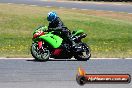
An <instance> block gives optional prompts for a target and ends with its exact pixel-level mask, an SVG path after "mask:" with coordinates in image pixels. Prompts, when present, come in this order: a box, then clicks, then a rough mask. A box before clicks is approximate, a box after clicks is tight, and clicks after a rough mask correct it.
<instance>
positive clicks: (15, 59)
mask: <svg viewBox="0 0 132 88" xmlns="http://www.w3.org/2000/svg"><path fill="white" fill-rule="evenodd" d="M0 59H4V60H22V59H23V60H33V59H34V58H6V57H1V58H0ZM90 59H93V60H104V59H109V60H111V59H123V58H90ZM124 59H132V58H124ZM50 60H53V58H50ZM71 60H75V58H71Z"/></svg>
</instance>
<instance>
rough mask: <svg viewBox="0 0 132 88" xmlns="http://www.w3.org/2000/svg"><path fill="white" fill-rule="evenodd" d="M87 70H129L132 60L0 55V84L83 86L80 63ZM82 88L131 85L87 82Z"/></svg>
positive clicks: (2, 87) (127, 87)
mask: <svg viewBox="0 0 132 88" xmlns="http://www.w3.org/2000/svg"><path fill="white" fill-rule="evenodd" d="M80 66H81V67H82V68H84V69H85V70H86V72H87V73H88V74H92V73H95V74H98V73H100V74H110V73H113V74H122V73H123V74H125V73H127V74H130V75H132V60H130V59H107V60H106V59H103V60H101V59H100V60H97V59H95V60H94V59H93V60H89V61H87V62H85V61H75V60H68V61H66V60H51V61H48V62H35V61H33V60H31V59H28V58H27V59H21V60H20V59H19V60H17V59H13V60H10V59H0V88H81V87H82V86H80V85H78V84H77V82H76V74H77V69H78V67H80ZM83 88H132V83H129V84H85V85H84V86H83Z"/></svg>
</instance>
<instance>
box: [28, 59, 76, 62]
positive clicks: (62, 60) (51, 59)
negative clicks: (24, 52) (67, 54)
mask: <svg viewBox="0 0 132 88" xmlns="http://www.w3.org/2000/svg"><path fill="white" fill-rule="evenodd" d="M26 61H33V62H44V61H36V60H35V59H33V60H26ZM49 61H78V60H76V59H49V60H48V61H46V62H49Z"/></svg>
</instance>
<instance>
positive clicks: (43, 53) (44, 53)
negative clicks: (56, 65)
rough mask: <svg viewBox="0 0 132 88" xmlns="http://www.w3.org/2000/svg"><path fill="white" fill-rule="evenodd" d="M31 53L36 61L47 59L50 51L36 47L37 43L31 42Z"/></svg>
mask: <svg viewBox="0 0 132 88" xmlns="http://www.w3.org/2000/svg"><path fill="white" fill-rule="evenodd" d="M31 54H32V56H33V57H34V58H35V60H36V61H48V60H49V57H50V51H49V50H48V49H47V48H43V47H42V48H41V49H38V44H37V43H33V44H32V45H31Z"/></svg>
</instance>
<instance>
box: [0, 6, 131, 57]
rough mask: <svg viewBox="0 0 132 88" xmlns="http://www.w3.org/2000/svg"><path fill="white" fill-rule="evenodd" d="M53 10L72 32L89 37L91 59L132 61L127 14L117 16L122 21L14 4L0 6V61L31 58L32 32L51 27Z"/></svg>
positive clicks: (84, 12) (84, 13)
mask: <svg viewBox="0 0 132 88" xmlns="http://www.w3.org/2000/svg"><path fill="white" fill-rule="evenodd" d="M52 10H54V11H56V12H57V13H58V14H59V16H60V17H61V19H62V20H63V21H64V23H65V25H66V26H67V27H68V28H69V29H70V30H77V29H84V30H85V31H86V33H87V34H88V36H87V38H86V39H84V41H85V42H86V43H87V44H89V46H90V47H91V50H92V57H117V58H125V57H132V46H131V45H132V20H131V19H128V20H127V18H123V17H124V16H122V15H126V13H118V14H120V18H117V17H107V16H104V15H103V16H101V15H100V16H99V14H100V13H98V14H93V13H90V11H89V12H88V11H80V10H70V9H58V8H45V7H31V6H22V5H14V4H12V5H7V4H0V57H31V54H30V46H31V43H32V32H33V29H34V28H36V27H37V26H39V25H43V24H45V25H48V22H47V21H46V16H47V13H48V12H49V11H52ZM108 14H109V13H108ZM114 14H116V13H114ZM127 17H129V18H131V17H132V16H131V15H128V16H127Z"/></svg>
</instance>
